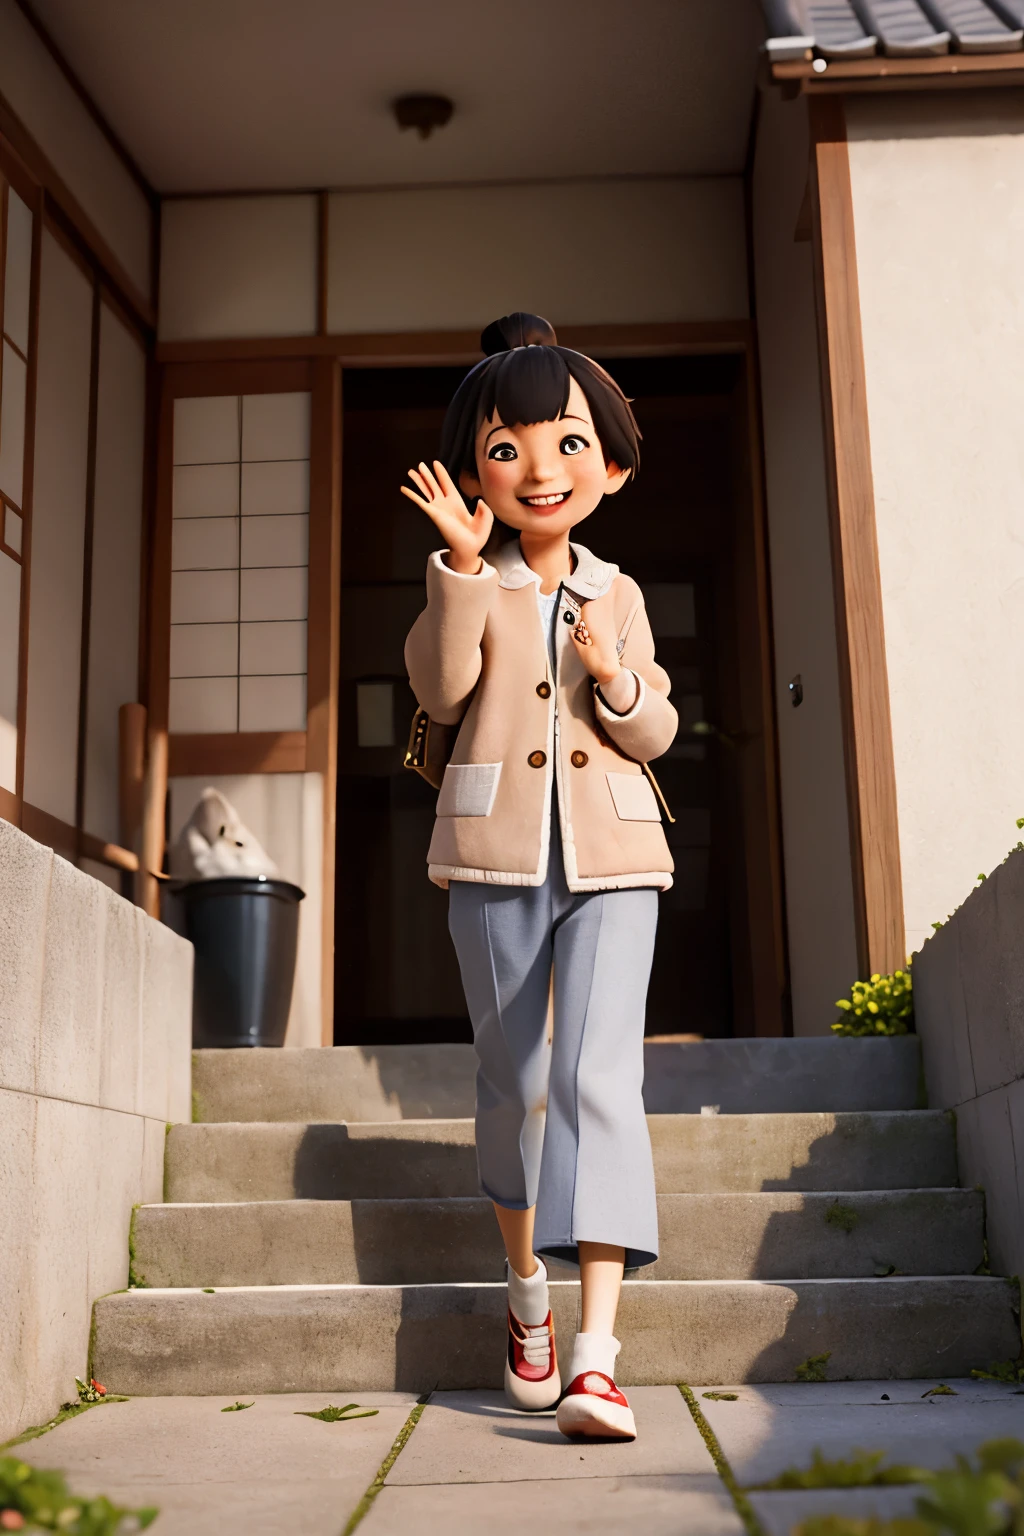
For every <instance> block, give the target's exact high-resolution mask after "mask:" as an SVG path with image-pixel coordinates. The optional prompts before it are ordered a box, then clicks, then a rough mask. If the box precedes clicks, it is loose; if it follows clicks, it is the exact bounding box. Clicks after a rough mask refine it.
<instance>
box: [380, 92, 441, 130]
mask: <svg viewBox="0 0 1024 1536" xmlns="http://www.w3.org/2000/svg"><path fill="white" fill-rule="evenodd" d="M391 110H392V112H394V114H395V119H396V121H397V123H398V126H399V128H403V129H404V128H415V129H416V132H417V133H418V134H419V136H420V138H421V139H429V138H430V135H431V134H432V133H433V131H434V129H435V128H443V127H444V125H445V123H447V122H450V121H451V115H452V113H453V112H454V111H455V105H454V103H453V102H452V101H451V100H450V99H449V98H448V97H447V96H396V97H395V100H394V101H393V102H392V103H391Z"/></svg>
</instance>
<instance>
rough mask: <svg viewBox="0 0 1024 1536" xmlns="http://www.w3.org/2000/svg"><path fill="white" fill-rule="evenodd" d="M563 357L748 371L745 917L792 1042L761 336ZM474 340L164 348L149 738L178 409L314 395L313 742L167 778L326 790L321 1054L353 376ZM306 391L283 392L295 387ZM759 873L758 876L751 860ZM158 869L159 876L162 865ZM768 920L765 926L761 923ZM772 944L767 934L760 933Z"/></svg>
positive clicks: (178, 767) (628, 332)
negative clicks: (221, 399)
mask: <svg viewBox="0 0 1024 1536" xmlns="http://www.w3.org/2000/svg"><path fill="white" fill-rule="evenodd" d="M561 339H562V342H563V344H564V345H566V346H569V347H572V348H574V349H575V350H577V351H581V352H587V353H590V354H594V353H598V354H599V355H601V356H603V357H615V356H619V357H631V358H643V357H684V356H699V355H713V354H716V353H719V354H720V353H732V354H736V355H739V356H740V357H741V358H742V360H743V361H742V376H743V383H742V389H743V394H744V404H745V415H746V428H747V439H748V441H747V454H748V457H749V463H748V466H747V480H748V482H749V484H748V489H749V508H750V532H751V535H752V538H751V553H752V580H753V582H754V585H755V588H756V593H757V615H756V637H755V644H756V647H757V660H758V666H757V684H756V686H757V689H758V691H759V695H760V718H761V720H762V721H763V731H761V732H760V733H759V736H758V739H759V741H760V743H761V747H760V751H759V754H758V763H757V766H756V773H757V775H758V778H759V781H760V783H761V785H762V786H763V793H764V795H765V797H766V807H767V811H768V815H767V818H766V821H767V825H765V826H764V827H763V828H762V829H761V832H760V835H759V838H758V839H755V838H754V837H752V836H749V835H746V833H745V837H744V848H745V855H744V856H745V860H746V864H747V876H748V879H747V887H748V889H747V892H746V900H747V904H748V905H747V910H748V918H749V922H750V937H751V973H752V988H751V995H752V999H753V1015H754V1016H753V1025H754V1032H755V1033H756V1034H762V1035H779V1034H783V1033H785V1032H786V1029H787V1027H788V1020H787V1002H786V999H787V986H788V983H787V954H786V940H785V912H784V896H783V880H782V858H781V813H780V802H779V793H778V758H777V744H776V736H777V732H776V721H775V704H774V688H773V686H772V679H773V675H774V668H773V663H772V636H771V608H770V587H769V580H768V545H767V517H766V508H765V496H764V482H763V473H762V449H761V428H760V400H759V391H758V368H757V353H756V334H755V327H754V323H753V322H752V321H749V320H729V321H697V322H689V321H680V322H667V323H663V324H658V323H652V324H637V325H607V324H600V325H576V326H563V327H562V331H561ZM481 355H482V354H481V352H480V349H479V338H478V336H477V334H476V333H475V332H469V331H440V332H437V331H423V332H412V333H405V334H393V333H386V334H380V335H376V334H371V335H325V334H318V335H315V336H299V337H264V338H241V339H237V340H231V339H228V340H223V341H199V342H165V343H160V344H158V346H157V353H156V357H157V365H158V369H159V373H160V376H161V389H160V395H161V412H160V427H159V433H158V436H159V442H160V449H159V458H160V462H159V464H158V469H157V482H158V485H157V498H156V520H155V528H154V555H153V582H152V591H153V599H152V602H151V604H150V615H151V630H150V645H149V654H150V675H149V700H150V711H151V725H152V727H154V728H155V729H156V731H157V732H158V733H159V732H160V731H161V730H162V731H163V732H164V733H165V735H166V728H167V688H168V684H167V674H168V671H169V667H168V663H167V647H168V644H169V633H170V631H169V618H170V615H169V598H170V483H171V473H170V460H171V442H170V426H171V417H172V412H173V401H174V399H175V398H177V397H178V396H180V395H198V394H217V393H230V394H234V393H246V392H251V391H252V390H253V389H254V388H256V389H259V388H262V389H286V388H293V389H294V388H308V389H310V390H311V392H312V437H311V443H310V460H311V462H310V477H311V479H310V589H309V591H310V599H309V600H310V610H309V629H308V636H309V650H308V688H309V695H308V707H307V729H306V731H305V732H304V733H302V732H300V733H288V740H285V739H284V738H283V737H277V738H274V739H273V740H270V739H269V738H266V737H257V736H252V735H250V736H244V735H238V736H233V737H230V738H227V737H207V738H205V739H204V738H202V737H196V738H192V737H189V738H171V739H170V743H169V755H170V773H171V774H181V773H183V772H188V771H194V772H200V773H202V772H209V773H227V772H234V773H239V772H252V773H259V772H264V773H267V772H295V771H301V770H302V769H305V768H310V769H315V770H316V771H318V772H321V773H322V774H323V778H324V857H323V881H324V883H323V914H324V918H323V936H322V946H321V964H322V975H321V1002H322V1036H321V1038H322V1043H323V1044H324V1045H330V1044H331V1043H332V1041H333V1030H334V996H333V989H334V879H335V852H336V851H335V846H334V843H335V831H336V829H335V798H336V793H337V752H338V715H337V711H338V676H339V634H340V623H341V558H340V550H341V542H340V541H341V526H342V524H341V519H342V505H341V448H342V380H343V373H344V370H345V369H346V368H382V367H397V368H406V367H424V366H445V365H466V364H470V363H474V362H477V361H479V359H480V357H481ZM293 373H294V374H295V378H296V379H298V378H299V376H300V373H301V378H302V380H304V381H305V382H295V381H294V380H293V381H292V382H291V383H282V382H281V381H282V379H284V378H286V377H287V378H289V379H291V378H292V374H293ZM752 856H754V857H755V860H756V866H757V867H756V868H753V869H752V868H751V857H752ZM154 867H159V866H158V865H156V866H154ZM766 913H767V917H768V921H767V923H766V922H765V915H766ZM765 930H767V931H765Z"/></svg>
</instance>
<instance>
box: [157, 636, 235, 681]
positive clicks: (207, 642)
mask: <svg viewBox="0 0 1024 1536" xmlns="http://www.w3.org/2000/svg"><path fill="white" fill-rule="evenodd" d="M237 671H238V625H237V624H172V625H171V676H172V677H231V676H234V674H235V673H236V672H237Z"/></svg>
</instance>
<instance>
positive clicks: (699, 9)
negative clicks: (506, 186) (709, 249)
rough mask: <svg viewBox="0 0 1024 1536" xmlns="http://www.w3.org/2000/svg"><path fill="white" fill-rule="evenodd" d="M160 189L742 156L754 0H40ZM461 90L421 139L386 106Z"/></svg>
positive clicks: (406, 179)
mask: <svg viewBox="0 0 1024 1536" xmlns="http://www.w3.org/2000/svg"><path fill="white" fill-rule="evenodd" d="M35 10H36V12H37V14H38V15H39V17H40V19H41V20H42V21H43V22H44V24H45V25H46V26H47V27H48V28H49V30H50V32H51V33H52V35H53V37H54V39H55V41H56V42H57V43H58V45H59V46H60V48H61V49H62V50H63V51H64V53H65V55H66V56H67V58H68V60H69V62H70V63H71V65H72V66H73V68H74V69H75V70H76V71H77V73H78V75H79V77H80V78H81V80H82V81H83V83H84V84H85V86H86V88H87V89H88V90H89V91H90V92H91V94H92V95H93V97H94V99H95V100H96V102H97V103H98V104H99V106H100V108H101V109H102V111H103V112H104V113H105V114H106V116H107V118H108V119H109V121H110V122H111V124H112V125H113V127H114V128H115V130H116V131H117V133H118V134H120V136H121V138H122V139H123V140H124V142H125V144H126V145H127V146H128V148H129V149H130V150H131V152H132V153H133V155H134V156H135V158H136V159H137V160H138V162H139V164H140V165H141V167H142V169H143V171H144V172H145V173H146V175H147V176H148V177H149V178H150V180H151V181H152V182H153V184H154V185H155V186H156V187H157V188H158V189H159V190H160V191H163V192H174V191H215V190H233V189H247V188H272V187H278V188H287V187H324V186H327V187H339V186H374V185H380V184H389V185H395V184H398V185H401V184H405V183H418V182H460V181H475V180H492V179H493V180H503V179H506V178H526V179H534V178H538V177H575V176H595V175H598V176H607V175H620V174H629V175H635V174H655V173H661V174H666V173H684V174H723V173H732V172H737V171H739V170H741V169H742V166H743V159H744V150H745V144H746V137H747V130H748V124H749V119H750V111H751V104H752V99H753V90H754V75H755V69H756V65H757V49H758V47H759V44H760V43H761V41H762V38H763V35H764V34H763V26H762V22H761V17H760V10H759V7H758V6H757V4H756V0H501V3H498V0H89V3H88V4H83V3H82V0H35ZM409 91H432V92H441V93H443V94H445V95H448V96H450V97H451V98H452V100H453V101H454V102H455V107H456V110H455V116H454V118H453V120H452V122H451V123H450V124H449V126H448V127H447V128H445V129H442V130H441V131H440V132H438V133H436V134H435V135H434V136H433V137H432V138H430V139H429V140H427V141H425V142H424V141H421V140H420V139H419V138H418V137H416V135H415V134H413V133H409V132H405V133H401V132H399V130H398V127H397V126H396V124H395V122H394V119H393V118H392V116H391V114H390V110H389V103H390V101H391V99H392V98H393V97H394V96H396V95H399V94H401V93H403V92H409Z"/></svg>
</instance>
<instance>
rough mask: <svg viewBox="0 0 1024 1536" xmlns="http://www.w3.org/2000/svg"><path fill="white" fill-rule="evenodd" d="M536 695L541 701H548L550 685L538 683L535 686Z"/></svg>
mask: <svg viewBox="0 0 1024 1536" xmlns="http://www.w3.org/2000/svg"><path fill="white" fill-rule="evenodd" d="M537 695H538V697H539V698H542V699H550V697H551V684H550V683H538V684H537Z"/></svg>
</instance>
